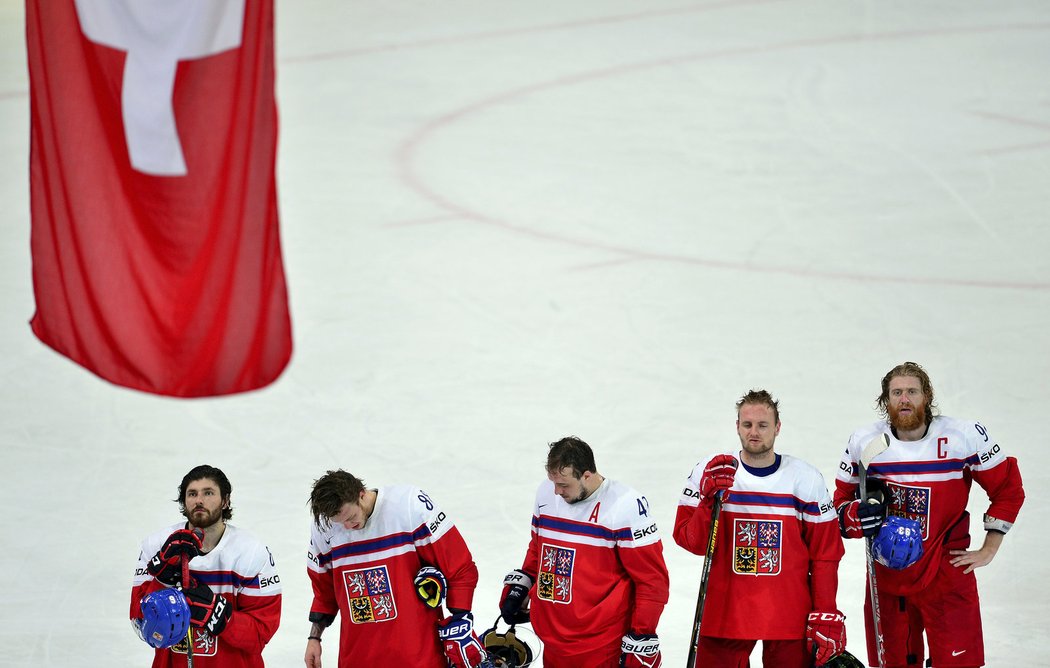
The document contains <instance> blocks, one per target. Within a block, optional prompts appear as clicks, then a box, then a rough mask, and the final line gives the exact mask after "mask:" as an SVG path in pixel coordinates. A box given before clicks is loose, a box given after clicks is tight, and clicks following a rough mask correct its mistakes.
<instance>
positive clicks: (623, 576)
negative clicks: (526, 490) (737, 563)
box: [500, 436, 669, 668]
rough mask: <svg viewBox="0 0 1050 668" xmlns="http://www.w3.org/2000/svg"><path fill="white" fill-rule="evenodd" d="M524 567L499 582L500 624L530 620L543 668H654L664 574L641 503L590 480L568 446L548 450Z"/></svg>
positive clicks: (572, 443) (589, 469) (622, 489)
mask: <svg viewBox="0 0 1050 668" xmlns="http://www.w3.org/2000/svg"><path fill="white" fill-rule="evenodd" d="M547 478H548V482H544V483H543V484H541V485H540V487H539V490H538V491H537V493H536V505H535V508H534V509H533V517H532V540H531V542H530V543H529V549H528V553H527V554H526V555H525V563H524V564H523V565H522V567H521V569H519V570H515V571H512V572H511V573H510V574H509V575H507V577H506V579H505V580H504V587H503V594H502V597H501V599H500V614H501V616H502V617H503V619H504V620H505V621H506V622H507V623H508V624H516V623H522V622H524V621H527V620H529V618H530V616H531V622H532V627H533V629H534V630H535V631H536V635H537V636H539V638H540V640H542V641H543V643H544V653H543V665H544V666H545V668H611V667H612V666H629V667H631V668H643V667H644V668H655V667H656V666H659V665H661V656H660V641H659V638H657V635H656V625H657V622H659V621H660V615H661V613H662V612H663V609H664V605H665V604H666V603H667V597H668V589H669V583H668V575H667V566H666V565H665V564H664V558H663V546H662V544H661V542H660V535H659V534H658V533H657V530H656V524H655V523H654V522H653V520H652V517H651V516H650V514H649V502H648V501H647V500H646V498H645V497H644V496H642V495H641V494H639V493H638V492H636V491H635V490H633V489H631V488H630V487H628V486H626V485H624V484H622V483H618V482H615V481H613V480H608V479H606V478H605V477H604V476H602V475H601V474H599V473H598V471H597V468H596V466H595V463H594V453H593V452H592V451H591V448H590V446H589V445H587V444H586V443H584V442H583V441H582V440H580V439H578V438H576V437H573V436H570V437H567V438H563V439H561V440H560V441H557V442H555V443H551V444H550V450H549V453H548V456H547Z"/></svg>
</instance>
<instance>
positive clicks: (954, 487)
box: [835, 362, 1024, 668]
mask: <svg viewBox="0 0 1050 668" xmlns="http://www.w3.org/2000/svg"><path fill="white" fill-rule="evenodd" d="M877 405H878V407H879V409H880V412H881V413H882V415H883V417H884V418H885V419H883V420H880V421H879V422H876V423H875V424H872V425H869V426H866V427H862V428H861V429H858V430H857V431H855V432H853V435H852V436H850V439H849V445H848V446H847V447H846V452H845V454H844V455H843V456H842V460H841V462H840V465H839V471H838V474H837V475H836V480H835V507H836V508H837V509H838V514H839V517H840V525H841V531H842V535H844V536H845V537H846V538H861V537H863V536H865V535H868V536H873V535H875V534H876V533H878V531H879V527H880V525H881V523H882V521H883V519H884V518H885V516H886V514H887V513H888V514H889V515H895V516H899V517H905V518H910V519H913V520H917V521H918V523H919V526H920V528H921V530H922V548H923V554H922V556H921V558H919V560H918V562H917V563H914V564H912V565H910V566H907V567H906V568H903V569H901V570H895V569H891V568H888V567H886V566H883V565H882V564H880V563H876V564H875V575H876V582H877V583H878V597H879V606H878V607H879V626H880V629H881V632H882V637H883V646H884V650H885V665H886V666H887V668H898V667H901V668H903V667H904V666H920V665H922V661H923V653H924V652H923V643H922V635H921V631H922V630H923V629H924V630H925V633H926V642H927V644H928V645H929V648H930V658H931V659H932V665H933V666H935V667H936V668H944V667H948V666H951V667H954V668H962V667H964V666H982V665H984V640H983V636H982V633H981V612H980V604H979V602H978V598H977V578H976V575H975V574H974V569H976V568H979V567H981V566H986V565H988V564H989V563H990V562H991V561H992V558H993V557H994V556H995V554H996V552H997V551H998V549H999V546H1000V544H1001V543H1002V541H1003V536H1004V535H1005V534H1006V532H1007V531H1009V530H1010V527H1011V526H1012V524H1013V522H1014V520H1015V519H1016V517H1017V513H1018V511H1019V510H1020V508H1021V504H1022V503H1023V502H1024V489H1023V487H1022V484H1021V474H1020V472H1019V470H1018V468H1017V460H1016V459H1014V458H1013V457H1007V456H1006V455H1005V454H1004V452H1003V450H1002V448H1001V447H1000V446H999V444H998V443H996V442H995V440H994V439H992V437H991V436H990V435H989V433H988V430H987V429H985V428H984V426H983V425H982V424H981V423H979V422H972V421H965V420H956V419H954V418H949V417H943V416H939V415H938V416H935V415H934V413H935V412H936V404H935V403H934V395H933V386H932V384H931V383H930V378H929V376H928V375H927V373H926V371H925V370H924V369H923V368H922V367H921V366H919V365H918V364H916V363H914V362H905V363H903V364H900V365H898V366H896V367H894V368H893V369H891V370H890V371H889V372H888V373H887V374H886V375H885V377H883V379H882V392H881V394H880V395H879V397H878V400H877ZM884 434H885V435H887V436H888V443H889V447H888V448H887V449H886V450H885V451H883V452H882V453H881V454H879V455H878V456H876V457H875V458H874V459H873V460H872V461H871V464H870V465H869V467H868V476H869V477H868V489H869V490H870V489H871V488H872V487H873V486H874V487H876V488H877V487H880V486H882V485H885V487H886V492H887V493H886V498H885V499H884V504H868V503H861V500H860V499H858V498H857V491H858V481H859V478H858V474H859V470H860V468H859V467H860V459H861V453H862V452H863V451H864V449H865V447H866V446H867V445H868V444H869V443H871V442H872V441H873V440H874V439H881V438H882V436H883V435H884ZM971 481H973V482H976V483H977V484H978V485H980V486H981V487H983V488H984V490H985V492H987V494H988V498H989V499H990V500H991V506H990V507H989V508H988V511H987V512H986V513H985V515H984V530H985V537H984V542H983V544H982V545H981V548H980V549H978V550H972V551H968V550H967V549H966V548H967V547H968V546H969V545H970V516H969V514H968V513H967V512H966V505H967V502H968V500H969V496H970V485H971ZM866 591H867V589H866ZM864 621H865V628H866V630H867V635H868V662H869V663H870V664H871V665H878V652H877V647H876V644H875V638H874V628H873V621H872V613H871V597H870V593H869V594H868V595H867V596H866V599H865V620H864Z"/></svg>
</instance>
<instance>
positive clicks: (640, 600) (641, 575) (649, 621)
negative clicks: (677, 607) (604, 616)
mask: <svg viewBox="0 0 1050 668" xmlns="http://www.w3.org/2000/svg"><path fill="white" fill-rule="evenodd" d="M619 554H620V563H622V564H623V568H624V570H625V571H627V575H628V576H629V577H630V578H631V581H632V582H634V608H633V609H632V611H631V630H632V631H635V632H637V633H656V625H657V623H658V622H659V621H660V615H661V614H662V613H663V611H664V606H665V605H667V599H668V595H669V592H670V579H669V577H668V575H667V565H666V564H665V563H664V553H663V545H662V544H661V543H660V542H656V543H652V544H650V545H644V546H642V547H633V548H621V549H620V550H619Z"/></svg>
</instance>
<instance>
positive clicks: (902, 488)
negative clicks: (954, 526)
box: [887, 482, 930, 540]
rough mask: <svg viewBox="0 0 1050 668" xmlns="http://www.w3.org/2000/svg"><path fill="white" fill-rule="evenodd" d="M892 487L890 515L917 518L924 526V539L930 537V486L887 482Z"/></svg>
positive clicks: (920, 524)
mask: <svg viewBox="0 0 1050 668" xmlns="http://www.w3.org/2000/svg"><path fill="white" fill-rule="evenodd" d="M887 486H888V487H889V488H890V508H889V514H890V515H897V516H898V517H907V518H908V519H910V520H916V521H917V522H918V523H919V526H920V527H922V539H923V540H926V539H927V538H929V531H930V488H929V487H912V486H910V485H898V484H897V483H894V482H889V483H887Z"/></svg>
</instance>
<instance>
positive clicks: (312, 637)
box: [306, 636, 321, 642]
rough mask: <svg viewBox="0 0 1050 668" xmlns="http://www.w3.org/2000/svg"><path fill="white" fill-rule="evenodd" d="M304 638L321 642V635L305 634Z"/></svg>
mask: <svg viewBox="0 0 1050 668" xmlns="http://www.w3.org/2000/svg"><path fill="white" fill-rule="evenodd" d="M306 639H307V640H316V641H317V642H321V636H306Z"/></svg>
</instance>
